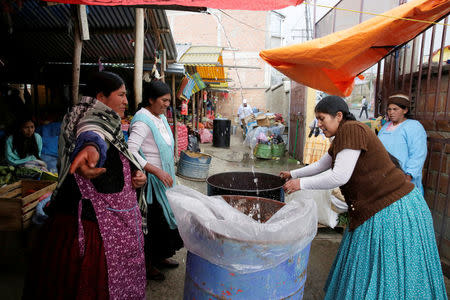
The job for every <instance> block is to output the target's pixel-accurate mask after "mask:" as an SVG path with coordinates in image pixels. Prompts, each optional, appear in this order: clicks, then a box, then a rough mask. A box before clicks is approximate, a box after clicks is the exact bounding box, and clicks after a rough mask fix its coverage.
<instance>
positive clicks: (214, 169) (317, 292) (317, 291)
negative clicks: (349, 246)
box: [147, 129, 342, 300]
mask: <svg viewBox="0 0 450 300" xmlns="http://www.w3.org/2000/svg"><path fill="white" fill-rule="evenodd" d="M230 144H231V145H230V148H229V149H224V148H216V147H213V146H212V145H211V144H201V145H200V148H201V150H202V152H203V153H206V154H209V155H211V156H212V160H211V165H210V170H209V175H213V174H217V173H221V172H239V171H243V172H249V171H254V172H261V173H268V174H273V175H278V174H279V173H280V171H283V170H292V169H295V168H299V167H300V166H301V165H300V163H299V162H298V161H297V160H295V159H292V158H288V157H284V158H281V159H278V160H262V159H253V158H252V157H251V156H252V155H251V154H250V148H249V147H247V146H245V145H244V144H243V139H242V132H241V131H240V130H239V129H238V131H237V133H236V135H232V136H231V143H230ZM177 180H178V184H183V185H186V186H189V187H191V188H193V189H195V190H197V191H199V192H201V193H204V194H206V193H207V185H206V183H205V182H195V181H190V180H186V179H183V178H179V177H178V178H177ZM341 232H342V229H337V230H332V229H326V228H321V229H320V231H319V234H318V235H317V236H316V238H315V239H314V241H313V242H312V245H311V251H310V257H309V264H308V271H307V281H306V286H305V294H304V298H303V299H323V297H324V293H323V287H324V285H325V282H326V278H327V276H328V271H329V269H330V267H331V264H332V263H333V259H334V256H335V255H336V253H337V250H338V247H339V243H340V240H341V238H342V233H341ZM175 258H176V259H177V260H178V261H179V262H180V267H179V268H177V269H174V270H165V271H164V273H165V275H166V280H165V281H163V282H155V281H151V282H150V283H149V286H148V296H149V297H147V298H149V299H167V300H169V299H183V287H184V275H185V258H186V250H185V249H182V250H181V251H178V253H177V254H176V257H175ZM188 299H189V298H188Z"/></svg>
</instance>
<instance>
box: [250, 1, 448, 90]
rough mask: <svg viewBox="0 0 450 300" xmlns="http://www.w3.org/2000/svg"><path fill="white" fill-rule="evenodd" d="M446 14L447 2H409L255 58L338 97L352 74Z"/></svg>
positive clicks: (349, 83)
mask: <svg viewBox="0 0 450 300" xmlns="http://www.w3.org/2000/svg"><path fill="white" fill-rule="evenodd" d="M449 12H450V1H449V0H414V1H411V2H408V3H406V4H403V5H401V6H398V7H396V8H394V9H392V10H390V11H388V12H386V13H384V14H383V15H386V16H391V17H396V18H397V19H394V18H389V17H383V16H377V17H374V18H372V19H369V20H367V21H365V22H363V23H361V24H359V25H356V26H354V27H352V28H349V29H346V30H342V31H339V32H335V33H333V34H330V35H327V36H325V37H322V38H318V39H315V40H311V41H308V42H306V43H302V44H297V45H292V46H287V47H283V48H276V49H270V50H264V51H261V52H260V54H259V55H260V56H261V57H262V58H263V59H264V60H265V61H266V62H268V63H269V64H271V65H272V66H273V67H274V68H276V69H277V70H278V71H280V72H281V73H283V74H285V75H286V76H288V77H289V78H291V79H292V80H294V81H297V82H299V83H302V84H304V85H306V86H309V87H312V88H314V89H317V90H321V91H324V92H326V93H328V94H332V95H338V96H345V97H346V96H349V95H350V94H351V93H352V90H353V85H354V79H355V77H356V76H357V75H358V74H359V73H361V72H363V71H364V70H366V69H368V68H369V67H371V66H373V65H374V64H375V63H377V62H378V61H379V60H380V59H382V58H383V57H384V56H385V55H386V54H388V53H389V52H390V51H391V50H392V49H393V48H394V47H395V46H398V45H401V44H403V43H405V42H407V41H409V40H411V39H412V38H414V37H415V36H416V35H418V34H419V33H420V32H422V31H423V30H424V29H426V28H427V27H428V26H430V24H429V23H425V22H417V21H408V20H402V19H398V18H409V19H415V20H425V21H437V20H439V19H440V18H442V17H444V16H445V15H447V14H448V13H449Z"/></svg>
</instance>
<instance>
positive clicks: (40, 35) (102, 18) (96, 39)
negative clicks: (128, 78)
mask: <svg viewBox="0 0 450 300" xmlns="http://www.w3.org/2000/svg"><path fill="white" fill-rule="evenodd" d="M152 12H153V15H154V16H155V19H156V26H157V30H156V31H157V32H154V31H153V30H152V28H151V24H148V23H149V22H146V24H145V26H146V33H145V41H144V60H145V61H153V60H154V55H155V49H158V46H159V45H158V42H159V39H158V37H157V34H160V35H161V42H162V44H163V47H164V48H165V49H166V52H167V59H168V60H172V61H175V59H176V57H177V51H176V47H175V42H174V40H173V37H172V34H171V31H170V27H169V23H168V20H167V16H166V14H165V11H164V10H159V9H153V10H152ZM87 16H88V23H89V35H90V40H87V41H84V42H83V52H82V58H81V59H82V62H97V61H98V59H99V58H100V57H102V61H103V62H108V63H123V62H128V63H132V62H133V61H134V47H133V44H134V25H135V21H134V20H135V9H134V8H133V7H127V6H114V7H111V6H109V7H108V6H87ZM11 17H12V34H7V32H8V31H7V30H1V34H0V44H1V45H2V47H0V55H1V58H2V59H3V60H6V61H8V60H9V61H13V60H22V61H30V62H72V59H73V33H72V29H73V23H72V21H71V8H70V6H69V5H67V4H59V5H53V6H42V5H40V4H39V2H37V1H25V2H24V3H23V7H22V8H21V9H17V10H15V11H13V12H11ZM2 26H5V25H3V24H2ZM3 29H4V28H3Z"/></svg>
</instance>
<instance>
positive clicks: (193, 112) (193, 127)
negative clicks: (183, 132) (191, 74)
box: [191, 94, 197, 130]
mask: <svg viewBox="0 0 450 300" xmlns="http://www.w3.org/2000/svg"><path fill="white" fill-rule="evenodd" d="M196 97H197V96H196V94H193V95H192V96H191V101H192V130H194V129H195V99H196Z"/></svg>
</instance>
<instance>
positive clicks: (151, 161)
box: [128, 81, 183, 280]
mask: <svg viewBox="0 0 450 300" xmlns="http://www.w3.org/2000/svg"><path fill="white" fill-rule="evenodd" d="M170 99H171V98H170V88H169V86H168V85H166V84H165V83H164V82H161V81H152V82H151V83H150V84H149V85H148V86H146V87H145V89H144V96H143V102H142V108H141V109H140V110H139V111H138V112H137V113H136V114H135V116H134V117H133V120H132V121H131V126H130V137H129V139H128V147H129V149H130V151H131V153H133V154H134V156H135V157H136V159H137V160H138V162H139V164H140V165H141V167H142V168H143V169H144V170H145V171H146V173H147V192H146V196H147V197H146V199H147V203H148V215H147V220H148V228H149V233H148V234H147V235H146V237H145V260H146V265H147V279H150V280H164V278H165V277H164V274H163V273H161V272H160V271H159V270H158V269H157V268H156V267H166V268H175V267H177V266H178V263H177V262H176V261H174V260H172V259H170V257H171V256H173V255H174V254H175V251H177V250H179V249H180V248H182V247H183V241H182V240H181V237H180V235H179V233H178V229H177V224H176V221H175V217H174V215H173V212H172V209H171V208H170V205H169V203H168V201H167V197H166V189H167V188H170V187H172V186H173V184H174V183H175V162H174V139H173V135H172V131H171V130H170V127H169V124H168V123H167V119H166V117H165V116H164V113H165V112H166V110H167V107H169V105H170Z"/></svg>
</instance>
